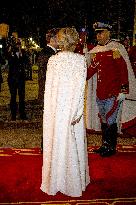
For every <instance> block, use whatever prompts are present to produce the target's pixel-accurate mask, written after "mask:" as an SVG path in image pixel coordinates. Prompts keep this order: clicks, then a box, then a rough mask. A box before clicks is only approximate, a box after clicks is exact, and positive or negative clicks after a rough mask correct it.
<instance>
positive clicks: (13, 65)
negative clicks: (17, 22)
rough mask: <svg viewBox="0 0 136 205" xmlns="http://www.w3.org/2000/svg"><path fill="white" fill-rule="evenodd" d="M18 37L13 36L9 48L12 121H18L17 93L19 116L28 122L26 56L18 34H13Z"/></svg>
mask: <svg viewBox="0 0 136 205" xmlns="http://www.w3.org/2000/svg"><path fill="white" fill-rule="evenodd" d="M13 33H14V34H16V36H12V41H11V43H10V44H9V45H8V48H7V52H8V53H7V59H8V66H9V72H8V79H7V80H8V86H9V90H10V94H11V99H10V109H11V120H12V121H16V114H17V102H16V97H17V93H18V95H19V114H20V119H21V120H27V116H26V113H25V66H24V63H25V61H24V54H23V52H22V49H21V42H20V41H19V38H18V34H17V33H16V32H13Z"/></svg>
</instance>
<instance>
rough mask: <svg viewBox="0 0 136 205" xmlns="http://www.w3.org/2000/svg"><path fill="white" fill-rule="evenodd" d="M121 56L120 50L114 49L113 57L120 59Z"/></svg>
mask: <svg viewBox="0 0 136 205" xmlns="http://www.w3.org/2000/svg"><path fill="white" fill-rule="evenodd" d="M120 57H121V54H120V52H119V50H117V49H116V50H113V59H118V58H120Z"/></svg>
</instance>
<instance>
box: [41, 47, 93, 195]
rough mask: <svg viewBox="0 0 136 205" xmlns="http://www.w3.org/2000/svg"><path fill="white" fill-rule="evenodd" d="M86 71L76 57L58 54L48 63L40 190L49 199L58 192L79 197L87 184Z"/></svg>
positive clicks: (80, 57) (71, 54)
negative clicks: (77, 120)
mask: <svg viewBox="0 0 136 205" xmlns="http://www.w3.org/2000/svg"><path fill="white" fill-rule="evenodd" d="M86 71H87V67H86V63H85V58H84V56H82V55H80V54H75V53H72V52H66V51H65V52H59V53H57V54H56V55H54V56H52V57H51V58H50V59H49V61H48V67H47V76H46V84H45V94H44V114H43V167H42V184H41V190H42V191H43V192H45V193H47V194H49V195H55V194H56V193H57V192H58V191H60V192H61V193H63V194H66V195H68V196H74V197H76V196H81V195H82V191H85V188H86V186H87V185H88V184H89V182H90V178H89V169H88V157H87V144H86V136H85V126H84V118H83V110H84V90H85V84H86ZM81 116H82V117H81ZM80 117H81V120H80V121H79V123H77V124H76V125H75V126H72V125H71V123H72V121H73V120H75V119H78V118H80Z"/></svg>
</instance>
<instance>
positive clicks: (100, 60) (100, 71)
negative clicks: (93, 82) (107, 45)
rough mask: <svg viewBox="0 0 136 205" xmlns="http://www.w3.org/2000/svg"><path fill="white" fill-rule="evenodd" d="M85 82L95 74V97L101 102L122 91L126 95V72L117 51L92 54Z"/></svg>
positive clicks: (124, 63) (124, 64)
mask: <svg viewBox="0 0 136 205" xmlns="http://www.w3.org/2000/svg"><path fill="white" fill-rule="evenodd" d="M92 55H93V59H92V62H91V65H90V67H89V68H88V71H87V80H88V79H90V78H91V77H92V76H93V75H94V74H95V73H96V72H97V97H98V98H99V99H101V100H103V99H107V98H110V97H112V96H118V94H119V93H121V90H122V89H125V91H126V93H128V70H127V65H126V62H125V60H124V59H123V57H122V56H121V55H120V53H119V51H118V50H117V51H116V50H110V51H105V52H98V53H93V54H92Z"/></svg>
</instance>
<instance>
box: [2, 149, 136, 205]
mask: <svg viewBox="0 0 136 205" xmlns="http://www.w3.org/2000/svg"><path fill="white" fill-rule="evenodd" d="M88 151H89V167H90V176H91V180H92V181H91V183H90V185H89V186H88V187H87V189H86V191H85V192H84V194H83V196H82V197H80V198H72V197H67V196H64V195H63V194H60V193H58V194H57V195H56V196H48V195H46V194H44V193H43V192H42V191H41V190H40V184H41V168H42V155H41V154H40V151H39V149H0V204H3V205H4V204H12V205H14V204H25V205H27V204H38V205H44V204H48V205H49V204H50V205H51V204H52V205H53V204H54V205H57V204H59V205H75V204H76V205H81V204H82V205H89V204H92V205H98V204H101V205H108V204H109V205H111V204H112V205H113V204H114V205H115V204H116V205H129V204H133V205H134V204H136V166H135V159H136V146H123V147H122V146H118V153H117V154H116V155H114V156H112V157H109V158H102V157H100V156H99V155H97V154H94V153H92V152H91V151H92V147H90V148H89V149H88Z"/></svg>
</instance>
